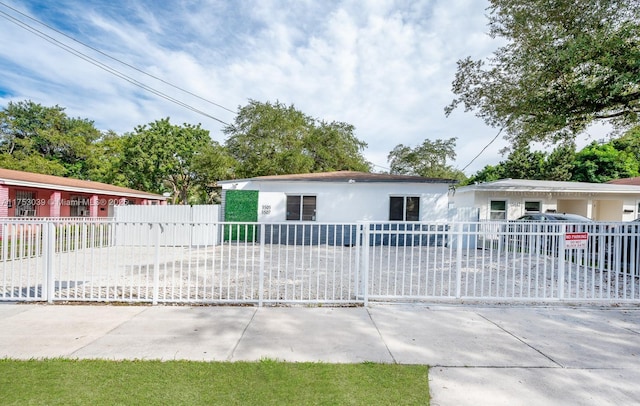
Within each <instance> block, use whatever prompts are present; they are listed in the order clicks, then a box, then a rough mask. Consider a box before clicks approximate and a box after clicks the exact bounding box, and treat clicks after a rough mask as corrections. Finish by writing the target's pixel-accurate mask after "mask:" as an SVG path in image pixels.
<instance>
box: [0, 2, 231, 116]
mask: <svg viewBox="0 0 640 406" xmlns="http://www.w3.org/2000/svg"><path fill="white" fill-rule="evenodd" d="M0 4H1V5H3V6H5V7H6V8H8V9H11V10H13V11H15V12H16V13H18V14H20V15H22V16H24V17H25V18H28V19H29V20H31V21H34V22H36V23H38V24H40V25H42V26H44V27H47V28H48V29H50V30H51V31H54V32H57V33H58V34H60V35H62V36H65V37H67V38H69V39H70V40H71V41H74V42H77V43H78V44H80V45H82V46H84V47H87V48H89V49H91V50H93V51H95V52H97V53H99V54H100V55H103V56H105V57H107V58H109V59H111V60H113V61H116V62H118V63H120V64H122V65H124V66H126V67H128V68H131V69H133V70H135V71H138V72H140V73H142V74H143V75H146V76H149V77H150V78H153V79H155V80H157V81H160V82H162V83H164V84H166V85H168V86H171V87H173V88H174V89H178V90H180V91H181V92H185V93H187V94H189V95H191V96H193V97H196V98H198V99H200V100H202V101H205V102H207V103H209V104H212V105H214V106H216V107H220V108H221V109H224V110H227V111H228V112H230V113H234V114H235V113H237V112H236V111H234V110H231V109H229V108H227V107H225V106H223V105H221V104H218V103H216V102H213V101H211V100H208V99H205V98H204V97H202V96H199V95H197V94H195V93H193V92H190V91H189V90H186V89H184V88H182V87H179V86H176V85H174V84H172V83H170V82H167V81H166V80H164V79H162V78H159V77H157V76H154V75H152V74H150V73H148V72H145V71H143V70H142V69H139V68H137V67H135V66H133V65H131V64H129V63H127V62H124V61H122V60H120V59H118V58H116V57H113V56H111V55H109V54H107V53H106V52H103V51H101V50H99V49H98V48H95V47H93V46H91V45H89V44H86V43H84V42H82V41H80V40H77V39H75V38H73V37H72V36H70V35H67V34H65V33H64V32H62V31H60V30H58V29H57V28H55V27H52V26H50V25H48V24H46V23H44V22H42V21H40V20H38V19H35V18H33V17H31V16H29V15H27V14H24V13H23V12H21V11H20V10H17V9H15V8H13V7H11V6H9V5H7V4H6V3H3V2H1V1H0Z"/></svg>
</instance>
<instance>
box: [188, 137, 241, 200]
mask: <svg viewBox="0 0 640 406" xmlns="http://www.w3.org/2000/svg"><path fill="white" fill-rule="evenodd" d="M191 165H192V168H193V173H194V175H195V184H196V186H197V188H196V190H195V191H194V193H193V195H194V196H193V197H194V198H195V199H196V201H197V202H199V203H205V204H218V203H220V201H221V197H220V195H221V193H220V189H221V188H220V187H219V186H218V183H217V182H218V181H219V180H220V179H233V178H234V177H235V175H234V173H233V168H234V167H235V161H234V160H233V158H232V157H231V156H230V155H229V153H228V152H227V150H226V148H224V147H223V146H221V145H220V144H218V143H217V142H215V141H212V142H211V143H210V144H208V145H206V146H205V147H204V148H202V149H201V150H200V151H198V153H197V154H195V156H194V157H193V160H192V161H191Z"/></svg>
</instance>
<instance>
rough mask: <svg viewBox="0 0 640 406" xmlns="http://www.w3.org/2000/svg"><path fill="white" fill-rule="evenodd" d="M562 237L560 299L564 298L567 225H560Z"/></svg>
mask: <svg viewBox="0 0 640 406" xmlns="http://www.w3.org/2000/svg"><path fill="white" fill-rule="evenodd" d="M560 231H561V233H560V239H559V241H558V261H559V263H558V299H560V300H564V269H565V241H564V238H565V234H566V232H567V226H566V225H564V224H563V225H562V226H561V227H560Z"/></svg>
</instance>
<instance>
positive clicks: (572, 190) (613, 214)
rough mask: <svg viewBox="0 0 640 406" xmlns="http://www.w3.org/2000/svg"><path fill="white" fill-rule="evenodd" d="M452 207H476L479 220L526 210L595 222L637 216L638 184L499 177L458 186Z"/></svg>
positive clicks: (510, 216) (639, 211)
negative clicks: (578, 216)
mask: <svg viewBox="0 0 640 406" xmlns="http://www.w3.org/2000/svg"><path fill="white" fill-rule="evenodd" d="M449 198H450V202H451V205H452V207H458V208H460V207H476V208H478V209H479V211H480V213H479V216H480V219H481V220H489V219H491V220H503V219H506V220H513V219H516V218H518V217H520V216H522V215H524V214H527V213H556V212H557V213H575V214H579V215H582V216H586V217H589V218H591V219H593V220H596V221H630V220H633V219H636V218H638V217H640V186H639V185H628V184H627V185H625V184H611V183H584V182H557V181H545V180H524V179H501V180H497V181H494V182H486V183H480V184H476V185H469V186H462V187H458V188H456V189H455V190H453V191H452V193H450V195H449Z"/></svg>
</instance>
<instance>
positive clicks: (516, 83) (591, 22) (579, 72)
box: [445, 0, 640, 143]
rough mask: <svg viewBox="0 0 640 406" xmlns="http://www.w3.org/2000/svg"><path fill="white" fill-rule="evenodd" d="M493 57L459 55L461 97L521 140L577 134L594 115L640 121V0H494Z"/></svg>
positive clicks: (622, 122) (456, 85) (623, 123)
mask: <svg viewBox="0 0 640 406" xmlns="http://www.w3.org/2000/svg"><path fill="white" fill-rule="evenodd" d="M488 10H489V27H490V35H491V36H492V37H499V38H502V39H504V40H506V41H507V43H506V45H504V46H502V47H500V48H499V49H498V50H497V51H495V52H494V54H493V55H492V57H490V58H488V59H487V60H486V61H483V60H472V59H471V58H470V57H467V58H466V59H463V60H460V61H458V69H457V72H456V75H455V79H454V81H453V92H454V93H455V94H456V98H455V99H454V100H453V101H452V103H451V104H450V105H449V106H447V107H446V108H445V112H446V114H447V115H449V114H451V112H452V111H453V110H454V109H455V108H456V107H458V106H460V105H462V106H464V108H465V111H475V112H476V115H477V116H479V117H481V118H482V119H484V121H485V122H486V123H487V124H488V125H491V126H495V127H501V128H504V129H505V130H506V134H507V135H506V137H507V138H508V139H512V140H514V142H515V143H519V142H526V143H528V142H531V141H543V142H544V141H550V142H553V143H555V142H557V141H559V140H573V139H574V138H575V136H576V135H577V134H579V133H580V132H582V131H584V130H585V129H586V128H587V127H588V126H589V125H590V124H591V123H593V122H595V121H606V122H609V123H611V124H612V125H613V126H614V127H616V128H620V129H624V128H627V127H629V126H631V125H634V124H637V123H638V122H639V119H638V113H639V112H640V7H638V2H637V0H592V1H579V0H530V1H526V2H524V1H521V0H491V5H490V7H489V8H488Z"/></svg>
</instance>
